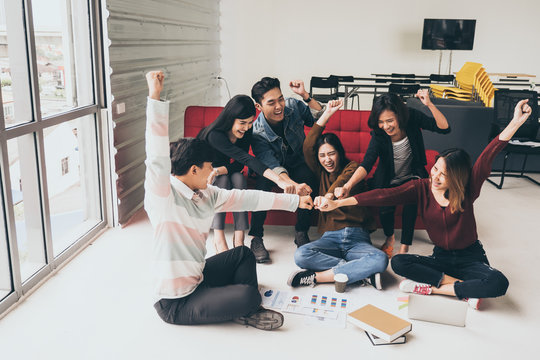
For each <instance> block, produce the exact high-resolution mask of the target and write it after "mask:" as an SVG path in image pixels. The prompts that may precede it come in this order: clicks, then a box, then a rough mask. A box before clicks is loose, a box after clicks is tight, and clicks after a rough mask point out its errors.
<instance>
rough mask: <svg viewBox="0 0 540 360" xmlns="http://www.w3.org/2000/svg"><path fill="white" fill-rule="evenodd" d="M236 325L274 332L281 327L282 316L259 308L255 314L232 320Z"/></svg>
mask: <svg viewBox="0 0 540 360" xmlns="http://www.w3.org/2000/svg"><path fill="white" fill-rule="evenodd" d="M233 321H234V322H235V323H237V324H241V325H249V326H253V327H254V328H257V329H259V330H274V329H277V328H279V327H281V326H282V325H283V315H282V314H281V313H278V312H277V311H274V310H269V309H265V308H263V307H261V308H260V309H259V310H257V312H255V313H253V314H251V315H247V316H241V317H239V318H236V319H233Z"/></svg>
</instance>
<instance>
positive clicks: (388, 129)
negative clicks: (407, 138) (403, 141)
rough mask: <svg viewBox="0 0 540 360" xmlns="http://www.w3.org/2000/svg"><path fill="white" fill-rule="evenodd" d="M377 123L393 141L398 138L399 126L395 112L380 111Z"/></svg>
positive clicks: (399, 135)
mask: <svg viewBox="0 0 540 360" xmlns="http://www.w3.org/2000/svg"><path fill="white" fill-rule="evenodd" d="M378 125H379V128H380V129H381V130H383V131H384V132H385V133H386V134H387V135H388V136H390V138H391V139H392V140H393V141H397V140H400V137H401V129H400V128H399V123H398V119H397V115H396V113H395V112H393V111H390V110H384V111H383V112H381V115H380V116H379V122H378Z"/></svg>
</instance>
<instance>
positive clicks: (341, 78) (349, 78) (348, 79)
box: [329, 75, 360, 110]
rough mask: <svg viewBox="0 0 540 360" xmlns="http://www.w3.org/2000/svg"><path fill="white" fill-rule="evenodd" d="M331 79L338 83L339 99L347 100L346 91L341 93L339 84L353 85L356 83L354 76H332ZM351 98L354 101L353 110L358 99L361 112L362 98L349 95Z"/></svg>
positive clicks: (356, 95)
mask: <svg viewBox="0 0 540 360" xmlns="http://www.w3.org/2000/svg"><path fill="white" fill-rule="evenodd" d="M329 78H331V79H336V80H337V82H338V91H337V96H338V98H345V91H339V86H340V85H339V83H352V82H354V77H353V76H339V75H330V76H329ZM349 98H351V100H352V105H351V109H352V108H353V107H354V99H355V98H356V101H357V105H358V110H360V96H358V94H351V95H349Z"/></svg>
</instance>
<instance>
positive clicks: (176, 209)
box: [144, 71, 313, 330]
mask: <svg viewBox="0 0 540 360" xmlns="http://www.w3.org/2000/svg"><path fill="white" fill-rule="evenodd" d="M146 79H147V82H148V89H149V96H148V105H147V110H146V116H147V123H146V178H145V183H144V185H145V199H144V206H145V209H146V212H147V213H148V217H149V219H150V222H151V224H152V227H153V229H154V261H155V270H156V289H155V291H156V300H157V302H156V303H155V305H154V307H155V308H156V310H157V312H158V314H159V316H160V317H161V318H162V319H163V320H164V321H165V322H168V323H172V324H182V325H193V324H207V323H217V322H224V321H231V320H233V321H235V322H238V323H241V324H245V325H251V326H254V327H256V328H258V329H263V330H272V329H276V328H278V327H280V326H281V325H282V324H283V315H281V314H280V313H278V312H275V311H272V310H267V309H264V308H262V307H261V306H260V304H261V297H260V294H259V291H258V283H257V273H256V268H255V266H256V263H255V257H254V255H253V253H252V252H251V250H249V248H247V247H245V246H241V247H236V248H234V249H232V250H229V251H226V252H223V253H220V254H218V255H215V256H212V257H210V258H208V259H205V256H206V239H207V238H208V233H209V230H210V225H211V223H212V219H213V217H214V214H215V213H216V212H226V211H233V212H234V211H260V210H271V209H280V210H288V211H296V209H297V208H298V207H300V208H304V209H311V208H312V206H313V202H312V199H311V198H310V197H309V196H304V197H299V196H298V195H294V194H276V193H269V192H262V191H255V190H243V191H241V190H225V189H220V188H217V187H215V186H212V185H207V178H208V175H209V174H210V172H211V171H212V160H213V153H212V149H211V147H210V146H208V145H207V144H206V143H205V142H203V141H201V140H197V139H180V140H179V141H177V142H173V143H170V144H169V131H168V125H169V103H168V102H167V101H160V94H161V91H162V90H163V82H164V74H163V72H161V71H151V72H149V73H148V74H146Z"/></svg>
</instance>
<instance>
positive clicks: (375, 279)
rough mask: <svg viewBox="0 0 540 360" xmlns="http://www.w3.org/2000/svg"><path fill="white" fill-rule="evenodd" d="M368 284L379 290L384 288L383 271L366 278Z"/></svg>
mask: <svg viewBox="0 0 540 360" xmlns="http://www.w3.org/2000/svg"><path fill="white" fill-rule="evenodd" d="M364 281H365V283H366V284H369V285H371V286H373V287H374V288H375V289H377V290H382V284H381V273H375V274H373V275H371V276H370V277H368V278H365V279H364Z"/></svg>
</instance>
